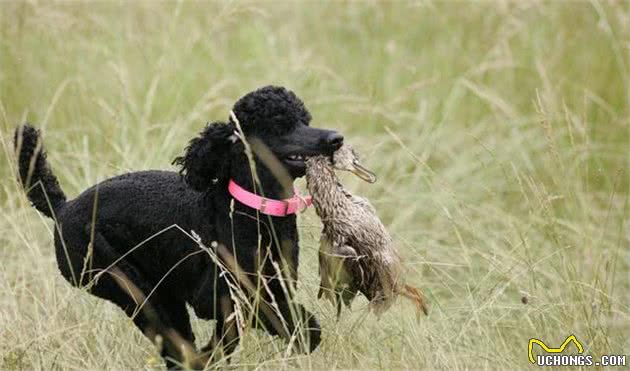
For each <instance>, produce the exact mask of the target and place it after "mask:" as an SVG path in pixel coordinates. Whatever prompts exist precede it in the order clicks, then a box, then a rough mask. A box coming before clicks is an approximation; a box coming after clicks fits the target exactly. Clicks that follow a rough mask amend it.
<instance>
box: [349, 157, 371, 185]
mask: <svg viewBox="0 0 630 371" xmlns="http://www.w3.org/2000/svg"><path fill="white" fill-rule="evenodd" d="M350 171H351V172H352V173H353V174H354V175H356V176H358V177H359V178H361V179H363V180H365V181H366V182H368V183H374V182H376V174H374V173H373V172H371V171H370V170H368V169H366V168H365V167H364V166H363V165H361V164H360V163H359V162H358V161H354V162H353V163H352V169H350Z"/></svg>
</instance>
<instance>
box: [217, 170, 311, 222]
mask: <svg viewBox="0 0 630 371" xmlns="http://www.w3.org/2000/svg"><path fill="white" fill-rule="evenodd" d="M228 191H229V192H230V194H231V195H232V197H234V198H235V199H237V200H238V201H239V202H240V203H242V204H243V205H246V206H249V207H251V208H252V209H256V210H259V211H260V212H261V213H263V214H267V215H273V216H287V215H291V214H295V213H297V212H298V211H299V210H300V208H301V209H302V210H306V208H308V207H309V206H311V204H312V203H313V199H312V198H311V196H306V197H302V196H300V194H299V193H298V190H297V188H293V192H294V193H295V196H293V197H291V198H287V199H284V200H273V199H270V198H265V197H261V196H259V195H257V194H255V193H252V192H249V191H248V190H246V189H244V188H243V187H241V186H239V185H238V184H236V182H234V180H232V179H230V183H229V184H228Z"/></svg>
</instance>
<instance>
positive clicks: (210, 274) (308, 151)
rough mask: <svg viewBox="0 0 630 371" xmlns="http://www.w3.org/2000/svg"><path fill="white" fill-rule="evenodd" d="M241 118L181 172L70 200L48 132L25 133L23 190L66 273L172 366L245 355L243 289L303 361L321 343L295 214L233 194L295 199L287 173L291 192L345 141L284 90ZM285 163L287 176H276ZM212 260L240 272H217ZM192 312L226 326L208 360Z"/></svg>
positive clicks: (21, 130) (133, 176)
mask: <svg viewBox="0 0 630 371" xmlns="http://www.w3.org/2000/svg"><path fill="white" fill-rule="evenodd" d="M233 114H234V115H233V116H232V117H231V118H230V120H229V121H228V122H215V123H211V124H208V125H207V126H206V128H205V129H204V130H203V131H202V132H201V133H200V135H199V136H198V137H197V138H194V139H192V140H191V141H190V143H189V144H188V147H187V148H186V150H185V152H184V154H183V156H181V157H178V158H176V159H175V161H174V163H175V164H177V165H180V166H181V171H180V174H178V173H175V172H170V171H142V172H134V173H128V174H124V175H120V176H117V177H114V178H111V179H108V180H105V181H103V182H101V183H99V184H97V185H95V186H93V187H91V188H89V189H87V190H86V191H85V192H83V193H82V194H81V195H79V196H78V197H77V198H75V199H74V200H70V201H68V200H67V199H66V196H65V194H64V193H63V191H62V190H61V187H60V186H59V183H58V181H57V178H56V177H55V176H54V175H53V173H52V171H51V170H50V168H49V165H48V163H47V161H46V154H45V152H44V151H43V150H42V146H41V138H40V135H39V132H38V130H36V129H34V128H33V127H31V126H28V125H24V126H20V127H18V129H17V130H16V134H15V145H16V150H17V151H18V157H19V176H20V180H21V182H22V184H23V185H24V186H25V189H26V190H27V192H28V198H29V200H30V201H31V202H32V204H33V206H35V208H36V209H37V210H39V211H40V212H42V213H43V214H45V215H46V216H48V217H51V218H54V219H55V220H56V225H55V227H56V228H55V236H54V237H55V247H56V250H55V251H56V256H57V263H58V265H59V270H60V271H61V274H62V275H63V276H64V277H65V278H66V279H67V280H68V281H69V282H70V283H71V284H73V285H75V286H77V287H82V288H84V289H86V290H87V291H88V292H90V293H91V294H93V295H96V296H98V297H101V298H103V299H107V300H109V301H111V302H113V303H115V304H117V305H118V306H119V307H120V308H122V309H123V310H124V311H125V313H127V315H128V316H130V317H131V318H132V319H133V322H134V323H135V324H136V326H137V327H138V328H139V329H140V330H141V331H142V332H143V333H144V334H145V335H146V336H147V337H149V338H150V339H151V340H152V341H154V342H156V343H158V344H161V352H162V356H163V358H164V359H165V361H166V364H167V367H169V368H170V367H176V366H177V365H181V364H182V363H188V365H197V366H199V365H202V364H203V363H204V362H206V361H208V360H210V354H212V355H215V354H217V351H221V352H222V353H224V354H225V355H226V356H227V355H229V354H230V353H231V352H232V351H233V350H234V349H235V347H236V346H237V344H238V342H239V335H238V333H239V332H238V331H237V329H236V326H237V325H236V324H235V321H234V318H235V313H234V312H235V301H234V297H235V295H237V294H235V290H233V289H234V287H240V288H242V289H243V290H242V292H246V293H247V296H248V297H249V299H250V300H252V301H253V302H254V303H255V304H254V305H253V306H251V308H255V309H254V310H249V311H247V310H245V311H244V312H246V314H247V315H248V316H249V318H250V319H252V321H251V323H252V324H253V326H255V327H262V328H265V329H266V330H267V331H268V332H270V333H271V334H274V335H280V336H282V337H283V338H285V339H287V340H289V339H291V340H292V342H294V343H295V344H294V345H295V346H296V348H298V349H300V350H303V351H309V352H310V351H313V350H314V349H315V348H317V346H318V345H319V343H320V326H319V323H318V321H317V320H316V318H315V317H314V316H313V314H312V313H310V312H308V311H307V310H306V309H305V308H304V307H303V306H302V305H300V304H296V303H293V302H292V300H291V299H292V291H293V288H294V285H295V280H296V279H297V269H298V252H299V246H298V232H297V228H296V217H295V215H294V214H291V215H287V216H269V215H265V214H263V213H261V212H260V211H259V210H256V209H253V208H250V207H248V206H245V205H244V204H242V203H240V202H239V201H238V200H236V199H234V198H233V197H232V196H231V194H230V192H228V184H229V182H230V180H232V181H233V182H234V183H236V184H238V185H239V186H241V187H242V188H244V189H245V190H248V191H250V192H256V193H258V194H264V196H265V197H266V198H267V199H276V200H282V199H286V198H287V190H286V189H287V186H286V184H284V185H283V182H281V181H279V180H278V179H280V178H279V176H278V174H280V175H282V174H284V175H285V178H286V179H288V183H289V186H288V187H289V193H291V192H292V189H291V188H290V187H292V185H291V183H292V181H293V180H294V179H295V178H297V177H301V176H303V175H304V172H305V163H304V160H305V158H308V156H313V155H318V154H325V155H331V154H332V153H333V152H334V151H335V150H336V149H338V148H339V147H341V145H342V144H343V137H342V136H341V135H340V134H338V133H336V132H335V131H330V130H324V129H317V128H312V127H310V126H309V124H310V121H311V115H310V113H309V112H308V110H307V109H306V107H305V106H304V104H303V103H302V101H301V100H300V99H299V98H298V97H297V96H296V95H295V94H294V93H293V92H291V91H289V90H286V89H285V88H282V87H274V86H267V87H263V88H260V89H258V90H256V91H253V92H251V93H249V94H247V95H245V96H244V97H242V98H241V99H240V100H238V101H237V102H236V104H235V105H234V108H233ZM234 116H235V117H236V119H234ZM239 123H240V124H239ZM237 124H239V125H240V129H239V125H237ZM243 135H244V137H243ZM253 143H258V145H257V146H253V145H250V144H253ZM261 143H262V144H263V145H261ZM252 148H253V149H254V151H253V153H254V155H253V159H254V160H253V161H249V159H250V157H248V155H249V156H251V154H252V152H251V150H250V149H252ZM256 148H258V150H257V149H256ZM261 148H262V149H267V150H268V151H264V150H261ZM261 153H266V154H267V156H262V155H261ZM269 153H272V154H273V155H274V156H269ZM263 157H265V158H266V159H267V160H266V161H263V160H265V158H263ZM270 158H271V159H270ZM274 160H275V162H274ZM274 163H275V164H276V165H278V164H281V165H283V166H280V167H281V169H274V166H273V165H274ZM252 164H253V165H254V166H253V167H252ZM252 169H255V174H256V176H255V177H253V176H252V174H253V172H252ZM285 170H286V171H285ZM284 183H287V182H286V181H285V182H284ZM254 185H255V186H254ZM288 196H291V195H290V194H289V195H288ZM174 226H176V227H174ZM193 232H194V233H193ZM195 238H198V239H200V241H195ZM197 242H202V244H201V243H197ZM204 246H207V249H205V248H204ZM221 249H223V250H222V251H227V252H228V254H223V255H222V254H220V253H219V252H220V251H219V250H221ZM213 252H215V253H217V255H219V258H220V260H219V262H221V265H224V266H227V267H229V268H230V272H231V273H232V274H226V271H225V270H224V269H221V267H220V265H217V264H216V262H217V260H215V259H214V258H213V254H212V253H213ZM232 257H233V258H234V259H232ZM234 271H238V272H234ZM235 285H236V286H235ZM236 291H238V290H236ZM242 292H241V294H242ZM186 303H188V304H189V305H190V306H192V308H193V309H194V311H195V313H196V314H197V316H199V317H200V318H203V319H215V320H216V321H217V325H216V331H215V334H214V336H213V338H212V340H211V341H210V343H209V344H208V345H207V346H206V347H204V349H203V350H204V352H202V353H197V352H195V351H194V345H191V344H194V340H195V336H194V334H193V331H192V329H191V325H190V319H189V316H188V312H187V309H186ZM241 307H243V308H244V309H247V308H246V307H247V306H241ZM158 335H159V336H158ZM156 339H157V340H156ZM191 350H192V353H191ZM219 354H220V353H219ZM191 362H197V363H191Z"/></svg>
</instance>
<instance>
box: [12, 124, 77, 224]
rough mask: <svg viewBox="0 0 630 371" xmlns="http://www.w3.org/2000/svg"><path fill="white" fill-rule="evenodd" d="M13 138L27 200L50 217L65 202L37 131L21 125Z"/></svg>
mask: <svg viewBox="0 0 630 371" xmlns="http://www.w3.org/2000/svg"><path fill="white" fill-rule="evenodd" d="M13 140H14V146H15V151H16V155H17V157H18V168H19V176H20V181H21V182H22V185H23V186H24V189H25V190H26V194H27V196H28V199H29V200H30V201H31V203H32V204H33V206H35V208H36V209H37V210H39V211H40V212H41V213H43V214H44V215H46V216H47V217H49V218H52V217H53V215H54V212H55V211H57V210H58V209H59V208H60V207H62V206H63V205H64V204H65V203H66V195H65V194H64V193H63V191H62V190H61V187H60V186H59V181H57V177H55V175H53V173H52V171H51V170H50V166H48V162H47V161H46V152H44V149H43V146H42V140H41V136H40V133H39V130H37V129H35V128H34V127H32V126H30V125H29V124H25V125H20V126H18V127H17V128H16V129H15V136H14V139H13Z"/></svg>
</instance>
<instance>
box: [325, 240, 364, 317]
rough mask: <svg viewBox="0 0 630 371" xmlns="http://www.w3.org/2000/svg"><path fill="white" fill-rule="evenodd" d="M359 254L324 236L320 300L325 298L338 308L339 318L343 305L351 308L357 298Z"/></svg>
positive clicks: (341, 242) (340, 242) (349, 247)
mask: <svg viewBox="0 0 630 371" xmlns="http://www.w3.org/2000/svg"><path fill="white" fill-rule="evenodd" d="M357 258H358V255H357V252H356V250H355V249H354V248H352V247H351V246H348V245H346V244H344V243H343V241H333V240H332V239H331V238H330V237H329V236H328V235H327V234H326V233H323V234H322V237H321V240H320V250H319V274H320V278H321V283H320V288H319V293H318V294H317V297H318V298H321V297H322V296H325V297H326V298H328V299H329V300H330V301H331V302H332V303H333V305H335V306H336V307H337V318H338V317H339V315H340V313H341V305H342V303H343V304H345V305H346V306H350V304H351V303H352V300H353V299H354V298H355V297H356V295H357V292H358V288H359V285H357V278H358V279H359V280H361V277H357V274H356V272H355V270H356V269H357V268H356V260H357Z"/></svg>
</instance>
